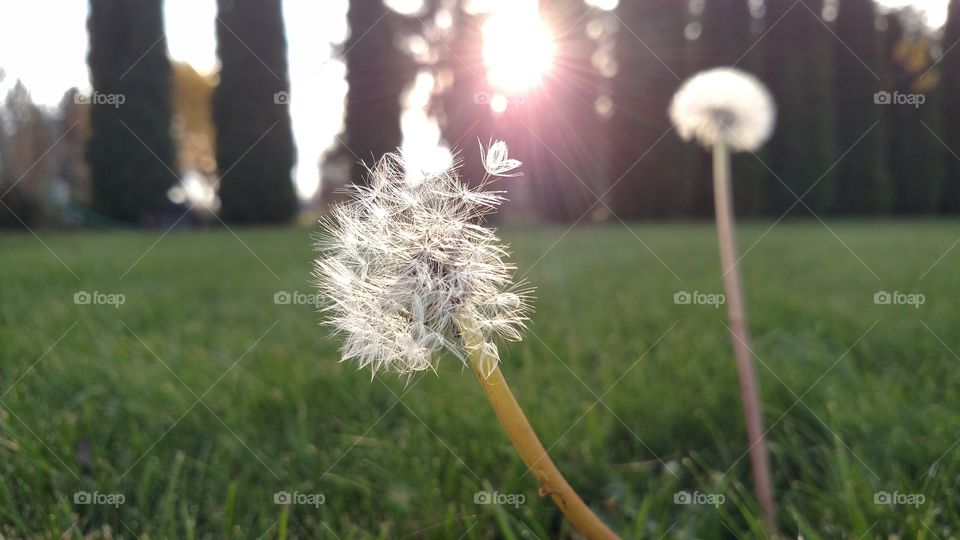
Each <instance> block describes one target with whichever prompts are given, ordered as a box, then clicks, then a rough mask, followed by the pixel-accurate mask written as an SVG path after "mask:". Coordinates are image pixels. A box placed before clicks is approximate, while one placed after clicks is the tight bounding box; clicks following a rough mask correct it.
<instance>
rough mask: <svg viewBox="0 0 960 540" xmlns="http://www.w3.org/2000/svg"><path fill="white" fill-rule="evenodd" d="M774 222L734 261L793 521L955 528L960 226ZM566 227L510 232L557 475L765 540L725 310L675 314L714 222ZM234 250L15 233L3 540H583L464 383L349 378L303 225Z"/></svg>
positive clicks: (951, 533) (647, 525)
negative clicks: (321, 300)
mask: <svg viewBox="0 0 960 540" xmlns="http://www.w3.org/2000/svg"><path fill="white" fill-rule="evenodd" d="M770 225H771V224H770V223H757V224H750V225H747V226H746V227H744V228H743V229H742V231H741V236H740V243H741V248H742V250H744V251H747V249H748V248H750V247H751V246H753V247H752V249H750V250H749V251H748V252H747V254H746V256H745V257H744V259H743V261H742V264H743V272H744V277H745V280H746V291H747V300H748V307H749V311H750V314H751V317H752V320H751V328H752V332H753V335H754V340H755V343H754V345H755V353H756V356H757V362H758V375H759V378H760V383H761V392H762V397H763V405H764V407H765V410H764V416H765V419H766V422H767V425H768V427H769V429H770V431H769V437H770V444H771V456H772V461H773V467H774V473H775V482H776V491H777V497H778V503H779V514H780V525H781V528H782V531H783V532H784V533H786V534H787V535H788V536H789V537H794V538H796V537H797V535H798V534H800V535H803V537H804V538H807V539H811V538H840V537H852V538H857V537H861V536H862V537H870V538H874V537H883V538H886V537H888V536H889V535H898V536H900V537H907V538H948V537H955V536H957V534H960V533H958V528H957V527H958V526H957V524H958V523H960V492H958V490H957V484H958V482H960V445H957V444H956V443H957V440H958V437H960V415H958V413H957V411H958V410H960V369H957V367H958V365H960V359H958V358H957V356H956V355H955V354H954V353H953V352H951V349H952V350H953V351H955V352H960V335H958V333H957V328H958V327H960V305H958V302H957V296H958V293H960V273H958V272H957V270H956V269H957V265H958V262H960V248H958V249H956V250H954V251H949V253H947V254H946V256H944V253H945V252H947V251H948V249H949V248H951V246H952V245H953V244H954V242H955V241H956V240H957V238H958V237H960V223H958V222H946V221H940V222H902V223H892V222H890V223H881V222H878V223H864V222H836V223H831V224H830V228H829V229H828V228H827V227H825V226H824V225H822V224H820V223H818V222H816V221H810V222H793V221H786V222H782V223H780V224H778V225H776V226H775V227H774V228H773V229H772V230H769V232H767V231H768V228H769V227H770ZM564 231H565V229H564V228H539V229H535V230H531V231H521V230H516V229H511V230H507V231H505V232H504V233H503V235H504V237H505V238H506V239H507V240H508V241H510V242H511V244H512V246H513V249H514V251H515V256H514V260H515V262H516V263H517V265H518V266H519V267H520V269H521V270H520V273H521V274H526V278H525V279H526V280H527V281H529V282H530V284H531V285H533V286H534V287H536V290H537V292H536V296H537V298H536V309H537V311H536V313H535V315H534V316H533V319H532V321H531V324H530V330H529V332H528V335H527V338H526V339H525V340H524V341H523V342H521V343H517V344H510V345H508V346H505V347H502V350H503V355H502V356H503V359H504V362H503V369H504V373H505V375H506V377H507V379H508V380H509V381H510V382H511V384H512V386H513V389H514V392H515V393H516V394H517V397H518V400H519V401H520V403H521V405H522V406H523V407H524V409H525V410H526V412H527V414H528V416H529V418H530V421H531V423H532V424H533V426H534V427H535V429H536V430H537V432H538V433H539V435H540V436H541V438H542V440H543V441H544V444H545V445H546V446H547V447H548V448H550V452H551V455H552V456H553V458H554V460H555V461H556V462H557V465H558V466H559V467H560V469H561V470H562V471H564V473H565V474H566V475H567V478H568V480H569V481H570V482H571V484H573V485H574V486H575V487H576V488H577V489H578V490H579V491H580V493H581V495H582V496H583V497H584V499H586V500H587V501H588V502H590V503H591V505H592V506H594V507H595V509H596V510H597V511H598V512H599V513H600V514H601V515H602V516H603V517H604V518H605V519H607V520H609V522H610V523H611V524H612V526H613V527H614V528H615V529H616V530H617V531H619V532H620V534H621V535H622V536H624V537H629V538H660V537H670V538H694V537H696V538H730V537H734V536H736V537H744V538H750V537H762V532H761V529H760V522H759V515H760V514H759V510H758V508H757V507H756V505H755V503H754V502H753V501H752V497H751V493H750V485H751V484H750V473H749V464H748V459H746V458H745V456H744V454H745V451H746V447H745V434H744V429H743V426H742V423H743V422H742V415H741V409H740V402H739V397H738V392H737V379H736V373H735V368H734V362H733V356H732V353H731V350H730V343H729V337H728V335H727V329H726V327H725V325H724V323H725V312H724V309H722V308H720V309H717V308H715V307H713V306H710V305H683V304H676V303H674V295H675V293H678V292H680V291H687V292H691V293H692V292H695V291H696V292H700V293H706V294H712V293H720V292H722V283H721V281H720V268H719V262H718V256H717V249H716V241H715V237H714V230H713V228H712V226H711V225H709V224H676V225H637V226H634V227H632V230H627V229H626V228H625V227H622V226H620V225H610V226H588V227H580V228H577V229H574V230H572V231H570V232H569V233H568V234H564ZM235 233H236V234H234V233H231V232H229V231H226V230H211V231H199V232H185V233H181V232H172V233H170V234H167V235H166V236H163V237H161V236H160V234H159V233H150V232H128V233H113V234H103V233H93V232H90V233H53V232H50V233H42V234H41V238H42V243H41V242H40V241H38V240H37V239H36V238H34V237H33V236H31V235H29V234H4V235H2V236H0V263H2V270H0V272H2V280H0V299H2V301H0V310H2V311H0V319H2V325H0V472H2V479H0V536H5V537H7V538H19V537H51V538H52V537H60V536H63V535H65V536H66V537H72V538H78V537H83V536H90V537H94V538H107V537H119V536H122V537H125V538H134V537H139V538H148V537H149V538H164V537H169V538H228V537H234V538H258V537H264V538H284V537H286V538H292V537H297V538H320V537H330V538H333V537H339V538H344V539H345V538H371V537H376V538H404V537H406V538H460V537H461V535H462V537H463V538H534V537H538V538H556V537H568V536H570V535H571V529H570V527H569V525H568V524H567V523H566V522H564V521H563V519H562V516H561V514H560V513H559V512H558V511H557V510H556V509H555V508H554V507H553V505H552V503H551V502H550V500H549V499H546V498H540V497H539V496H538V494H537V485H536V483H535V481H534V479H533V478H532V476H531V475H528V474H525V467H524V465H523V463H522V462H521V461H520V459H519V458H518V457H517V456H516V454H515V453H514V452H513V449H512V447H511V445H510V443H509V441H508V440H507V438H506V436H505V435H504V434H503V432H502V431H501V428H500V426H499V424H498V423H497V422H496V419H495V417H494V415H493V413H492V411H491V409H490V408H489V406H488V405H487V403H486V402H485V399H484V396H483V394H482V392H481V390H480V387H479V385H478V384H477V382H476V380H475V379H474V377H473V375H472V373H471V372H469V371H464V370H463V368H462V366H461V365H460V364H459V363H458V362H457V361H456V360H455V359H452V358H444V359H443V360H442V361H441V363H440V368H439V370H438V373H437V374H436V375H434V374H423V375H421V376H417V377H414V378H413V379H412V380H410V381H409V382H408V381H406V380H402V379H397V378H395V377H391V376H383V377H381V376H378V377H377V378H376V379H374V380H372V381H371V378H370V373H369V372H367V371H364V372H359V371H357V370H356V369H355V368H354V367H353V366H351V365H347V364H340V363H338V361H337V360H338V358H339V357H338V354H337V346H338V344H337V343H336V342H335V341H332V340H331V339H329V337H328V333H327V331H326V330H325V329H323V328H321V327H319V326H318V325H317V321H318V315H317V314H316V313H315V312H314V309H313V307H312V306H311V305H308V304H306V303H298V301H300V300H306V299H308V298H307V297H306V296H305V295H310V294H312V290H311V288H310V277H309V274H310V271H311V259H312V256H313V254H312V251H311V240H310V237H309V234H310V231H309V230H302V229H237V230H235ZM560 238H562V239H561V240H559V241H558V239H560ZM757 240H759V242H757V243H756V244H755V241H757ZM54 254H55V255H54ZM941 257H942V259H941ZM938 260H939V262H937V261H938ZM879 291H889V292H894V291H898V292H900V293H904V294H914V293H919V294H923V295H924V296H923V301H924V303H923V304H922V305H919V306H914V305H878V304H875V303H874V295H875V294H876V293H877V292H879ZM82 292H87V293H90V294H91V296H90V298H91V299H92V300H91V303H90V304H82V303H81V304H77V303H75V295H76V294H77V293H81V297H78V299H79V300H81V301H82V300H83V297H82ZM94 292H96V293H98V294H96V295H94V294H93V293H94ZM278 292H286V293H289V295H290V296H289V297H290V298H293V299H294V301H293V302H291V303H289V304H284V303H275V296H276V295H277V293H278ZM296 293H299V294H296ZM111 295H112V296H111ZM119 295H123V296H122V297H121V296H119ZM282 296H283V295H282V294H281V297H282ZM701 298H703V297H702V296H701ZM899 298H900V299H901V300H902V299H904V298H910V297H906V296H900V297H899ZM912 298H915V299H916V298H919V297H912ZM121 300H122V304H120V301H121ZM281 300H282V298H281ZM480 491H488V492H493V491H496V492H497V493H498V494H499V495H500V500H502V501H509V502H510V504H502V505H496V504H476V503H475V498H476V497H477V493H478V492H480ZM278 492H288V493H289V494H290V497H291V498H293V499H295V500H296V501H297V502H299V503H303V504H293V505H284V504H275V502H274V499H275V497H277V496H281V497H282V496H283V495H282V494H280V495H278ZM684 492H687V493H689V494H690V496H691V498H694V499H696V500H697V501H699V502H705V501H707V500H709V501H710V502H713V503H716V504H713V505H710V504H677V503H676V502H675V500H682V498H683V496H684V495H683V493H684ZM884 493H888V494H889V497H888V498H889V499H891V500H893V501H894V502H895V503H898V504H893V505H889V504H876V503H875V500H876V499H878V498H880V499H883V497H884ZM87 501H92V502H99V503H104V504H83V503H84V502H87Z"/></svg>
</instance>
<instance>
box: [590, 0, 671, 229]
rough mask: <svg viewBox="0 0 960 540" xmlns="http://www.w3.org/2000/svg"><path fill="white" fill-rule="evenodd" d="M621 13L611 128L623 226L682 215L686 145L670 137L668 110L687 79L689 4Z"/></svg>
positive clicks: (635, 5)
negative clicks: (627, 221)
mask: <svg viewBox="0 0 960 540" xmlns="http://www.w3.org/2000/svg"><path fill="white" fill-rule="evenodd" d="M616 10H617V11H616V13H617V16H618V17H619V19H620V20H621V21H623V24H622V25H621V27H620V28H619V30H618V31H617V34H616V44H615V47H616V58H617V65H618V70H617V74H616V76H615V77H614V78H613V81H612V99H613V107H614V116H613V118H611V121H610V123H609V125H610V133H611V134H610V146H609V151H610V152H611V154H610V155H611V157H610V174H611V176H612V178H613V179H614V180H617V179H620V181H619V183H618V184H617V186H616V187H615V188H614V191H613V197H612V200H613V202H614V208H613V209H614V211H615V212H616V213H617V215H618V216H620V217H621V218H623V219H629V218H634V219H635V218H657V217H661V218H662V217H666V216H673V215H677V214H678V213H680V212H681V211H682V209H683V206H684V202H683V201H684V199H685V198H686V197H685V196H684V195H683V194H682V192H683V188H682V187H680V186H683V185H684V184H685V183H684V182H683V180H682V178H683V175H684V172H685V170H684V166H683V159H682V157H683V155H684V144H683V143H682V141H681V140H680V138H679V137H677V136H676V134H671V133H668V130H669V129H670V119H669V118H668V116H667V110H668V108H669V106H670V100H671V98H672V97H673V94H674V92H676V90H677V89H678V88H679V87H680V84H681V83H682V79H683V77H684V75H685V73H684V69H683V67H684V64H685V60H684V56H685V53H686V50H687V48H686V47H687V43H686V40H685V38H684V33H683V30H684V26H685V25H686V23H687V20H686V19H687V7H686V2H677V1H676V0H643V1H633V2H620V4H619V5H618V6H617V8H616ZM640 40H642V41H643V43H642V44H641V42H640ZM661 137H662V139H661ZM621 177H622V178H621Z"/></svg>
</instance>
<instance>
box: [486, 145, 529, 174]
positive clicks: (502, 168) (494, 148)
mask: <svg viewBox="0 0 960 540" xmlns="http://www.w3.org/2000/svg"><path fill="white" fill-rule="evenodd" d="M480 159H481V161H483V168H484V169H485V170H486V171H487V174H489V175H491V176H520V175H521V174H522V173H519V172H516V173H511V172H510V171H512V170H514V169H516V168H517V167H519V166H520V165H522V163H520V162H519V161H517V160H516V159H509V158H508V157H507V143H505V142H503V141H497V142H495V143H493V144H491V145H490V149H489V150H487V152H486V154H484V151H483V145H482V144H481V145H480Z"/></svg>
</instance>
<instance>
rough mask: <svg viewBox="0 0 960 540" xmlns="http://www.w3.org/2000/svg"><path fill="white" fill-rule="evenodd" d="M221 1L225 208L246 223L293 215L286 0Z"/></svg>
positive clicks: (219, 109)
mask: <svg viewBox="0 0 960 540" xmlns="http://www.w3.org/2000/svg"><path fill="white" fill-rule="evenodd" d="M217 8H218V17H217V21H216V28H217V54H218V56H219V58H220V66H221V68H220V84H219V85H218V86H217V88H216V89H215V90H214V92H213V121H214V124H215V126H216V131H217V136H216V157H217V166H218V168H219V172H220V175H221V176H220V187H219V196H220V202H221V211H220V212H221V215H222V217H223V219H224V220H225V221H228V222H239V223H257V222H259V223H277V222H285V221H289V220H290V219H291V218H292V217H293V215H294V214H295V213H296V211H297V196H296V192H295V191H294V186H293V182H292V180H291V177H290V172H291V168H292V167H293V164H294V161H295V153H296V151H295V148H294V146H293V135H292V132H291V128H290V111H289V99H290V96H289V94H288V92H289V88H290V82H289V78H288V72H287V43H286V37H285V35H284V27H283V15H282V12H281V0H218V2H217ZM303 98H304V99H312V98H313V97H312V96H304V97H303Z"/></svg>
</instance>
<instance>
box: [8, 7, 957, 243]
mask: <svg viewBox="0 0 960 540" xmlns="http://www.w3.org/2000/svg"><path fill="white" fill-rule="evenodd" d="M89 2H90V11H89V19H88V21H87V27H88V31H89V35H90V49H89V53H88V64H89V67H90V74H91V82H92V86H93V94H92V95H89V96H88V95H81V94H80V93H78V92H77V91H76V90H70V91H68V92H67V93H66V94H65V95H64V98H63V100H62V102H61V104H60V106H59V107H57V108H56V109H51V108H42V107H39V106H37V105H35V104H34V103H33V102H32V101H31V99H30V95H29V91H28V89H26V88H25V87H24V86H23V85H22V84H19V82H18V83H17V84H14V85H13V87H12V89H11V90H10V92H9V94H8V95H7V97H6V99H5V101H4V105H3V107H2V108H0V127H2V129H0V203H2V206H0V226H14V227H16V226H23V225H32V224H37V223H51V222H58V221H59V222H68V223H69V222H91V221H93V222H98V220H99V221H100V222H103V223H108V224H109V223H140V224H144V225H148V226H160V225H166V224H171V223H177V222H179V221H180V220H181V219H183V216H184V215H186V214H185V210H195V211H198V212H206V214H207V215H209V216H214V215H215V216H216V219H219V220H222V221H224V222H235V223H236V222H239V223H256V222H259V223H263V222H270V223H276V222H285V221H289V220H290V219H292V218H293V217H294V215H295V214H296V212H297V209H298V201H297V198H296V194H295V190H294V187H293V184H292V180H291V177H290V174H291V168H292V167H293V165H294V163H295V160H296V150H295V147H294V144H293V139H292V134H291V127H290V114H289V107H288V100H289V96H288V94H287V92H288V91H289V75H288V67H287V59H286V58H287V55H286V49H287V45H286V37H285V32H284V26H283V19H282V11H281V0H218V1H217V7H218V17H217V21H216V31H217V43H218V48H217V54H218V57H219V59H220V63H221V69H220V72H219V73H218V74H217V75H216V76H215V77H206V76H203V75H200V74H198V73H197V72H196V71H194V70H193V69H192V68H191V67H190V66H188V65H186V64H180V63H171V62H170V61H169V59H168V57H167V52H166V42H165V37H164V29H163V16H162V15H163V12H162V0H120V1H118V0H89ZM477 5H478V3H477V2H470V1H467V0H425V1H424V2H423V5H422V6H421V7H420V8H419V9H418V10H416V11H415V12H412V13H400V12H397V11H395V10H393V9H391V8H390V7H388V6H387V5H385V4H384V3H383V2H381V1H379V0H352V1H350V2H349V10H348V12H347V22H348V25H349V28H350V34H349V37H348V38H347V40H346V42H345V43H343V44H342V45H341V47H340V52H341V57H342V60H343V61H344V62H345V64H346V78H347V82H348V85H349V89H348V93H347V96H346V103H345V110H346V118H345V129H344V133H343V134H342V137H341V138H340V140H341V144H340V146H339V147H338V148H335V149H334V150H333V151H332V152H329V153H328V155H327V160H328V161H329V162H330V163H347V164H349V166H346V167H325V168H324V170H325V172H326V173H325V174H324V178H323V189H322V190H321V194H320V197H321V198H322V199H323V200H324V202H328V201H329V200H332V199H334V198H335V195H334V193H335V188H336V187H338V186H339V185H342V184H343V183H345V182H349V181H364V172H365V169H364V167H365V166H366V165H369V164H370V163H371V162H372V161H373V160H374V159H376V158H377V157H379V156H380V155H382V154H383V153H384V152H387V151H392V150H394V149H396V148H398V147H400V146H401V145H402V144H403V138H404V133H403V129H402V122H401V117H402V115H403V113H404V104H405V103H406V99H407V94H408V92H410V89H411V87H412V85H413V81H414V80H416V79H417V77H418V76H423V75H426V76H429V80H430V81H432V93H431V96H430V100H429V113H430V115H431V116H432V117H433V118H435V119H436V122H437V123H438V125H439V127H440V129H441V132H442V135H443V139H444V141H445V143H446V144H447V145H449V146H450V147H452V148H460V149H463V152H462V154H460V155H459V159H461V160H462V161H463V166H464V169H465V173H466V175H467V177H468V178H475V177H477V176H478V171H479V170H480V164H479V162H478V157H479V156H478V153H477V152H476V150H475V145H476V144H477V140H478V139H479V140H481V141H487V140H489V139H491V138H499V139H504V140H506V141H507V142H508V144H510V147H511V153H512V154H514V155H516V156H517V157H518V158H520V159H522V160H523V161H524V162H525V171H526V174H527V177H526V178H525V179H524V180H522V181H517V182H514V183H512V184H511V186H510V192H511V199H512V200H511V203H510V206H511V211H510V213H509V215H510V216H513V217H514V218H516V219H529V220H537V219H547V220H557V221H575V220H587V219H589V220H604V219H666V218H696V217H704V216H709V215H710V214H711V212H712V204H711V201H712V193H711V192H710V190H711V185H710V182H709V181H708V170H709V162H708V158H707V154H706V152H704V151H702V150H701V149H699V148H696V147H694V146H693V145H690V144H684V143H682V142H681V141H680V140H679V139H678V137H677V136H676V135H675V133H673V132H672V129H671V126H670V123H669V121H668V118H667V114H666V111H667V107H668V104H669V102H670V99H671V97H672V95H673V93H674V92H675V91H676V89H677V88H678V87H679V86H680V84H681V83H682V81H683V80H685V79H686V78H687V77H689V76H691V75H692V74H694V73H696V72H698V71H700V70H703V69H707V68H709V67H713V66H718V65H736V66H738V67H740V68H742V69H744V70H746V71H749V72H752V73H754V74H756V75H757V76H758V77H759V78H760V79H761V80H763V81H764V82H765V83H766V84H767V85H768V86H769V88H770V90H771V92H772V93H773V95H774V97H775V100H776V102H777V105H778V108H779V114H778V126H777V129H776V132H775V135H774V137H773V138H772V139H771V141H770V142H769V143H768V144H767V145H766V147H765V148H764V149H763V150H762V151H761V152H760V153H759V154H757V155H751V154H745V155H737V156H735V159H734V167H735V168H736V169H737V173H736V178H737V181H736V186H735V196H736V199H737V200H736V204H737V208H738V211H739V212H740V213H741V214H743V215H747V216H773V217H779V216H780V215H783V214H785V213H787V212H790V211H793V212H795V213H796V214H797V215H802V214H809V213H811V212H812V213H816V214H817V215H826V214H830V215H891V214H892V215H919V214H925V215H926V214H941V213H956V212H960V157H958V153H960V47H956V48H954V46H955V45H956V44H957V43H958V42H960V0H950V15H949V18H948V22H947V23H946V25H945V26H944V27H943V28H941V29H937V30H931V29H929V28H927V27H926V26H925V25H924V24H923V22H922V20H921V17H920V16H919V14H918V13H917V12H915V11H912V10H910V9H902V10H895V11H881V10H879V8H878V7H877V6H876V5H875V4H874V2H873V0H833V1H831V0H801V1H800V2H796V1H794V0H690V1H679V0H634V1H626V0H621V2H620V3H619V5H617V6H616V7H615V8H613V9H611V10H605V9H599V8H596V7H592V6H590V5H588V4H587V3H586V2H585V1H583V0H541V2H540V3H539V13H540V16H541V17H542V18H543V19H544V20H545V21H547V23H548V25H549V27H550V28H551V30H552V34H553V37H554V39H555V42H556V51H555V57H554V61H553V64H554V65H553V69H552V70H551V71H550V73H549V74H547V75H546V76H545V80H544V82H543V85H542V86H541V87H538V88H534V89H530V90H529V91H526V92H522V93H517V94H509V93H505V92H503V91H502V90H498V89H497V88H495V87H492V86H491V85H490V84H489V83H488V82H487V78H486V76H485V69H486V67H485V65H484V57H483V27H484V26H483V25H484V24H485V21H486V19H487V16H488V14H487V13H484V12H483V11H478V10H476V9H475V8H476V6H477ZM518 43H519V44H521V46H522V43H523V42H522V40H518ZM0 76H2V75H0ZM907 95H919V96H922V99H923V103H922V105H919V106H911V105H907V104H896V103H892V104H891V103H887V101H888V100H890V99H892V98H893V97H894V96H907ZM408 135H409V134H408ZM338 171H339V173H338ZM198 186H199V187H198ZM178 190H179V191H178ZM175 194H179V195H177V196H175Z"/></svg>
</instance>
